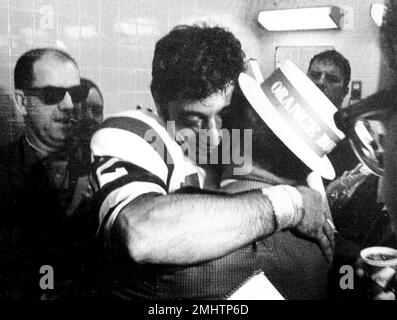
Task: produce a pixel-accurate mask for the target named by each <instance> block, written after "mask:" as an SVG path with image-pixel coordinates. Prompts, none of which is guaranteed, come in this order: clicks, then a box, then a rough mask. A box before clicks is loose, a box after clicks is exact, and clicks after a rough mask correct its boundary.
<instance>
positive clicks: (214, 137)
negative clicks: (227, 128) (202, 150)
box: [208, 118, 222, 146]
mask: <svg viewBox="0 0 397 320" xmlns="http://www.w3.org/2000/svg"><path fill="white" fill-rule="evenodd" d="M208 130H209V136H210V139H211V142H212V144H213V145H214V146H217V145H219V143H220V142H221V139H222V121H221V119H220V118H212V119H210V120H209V121H208Z"/></svg>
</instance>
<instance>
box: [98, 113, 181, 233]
mask: <svg viewBox="0 0 397 320" xmlns="http://www.w3.org/2000/svg"><path fill="white" fill-rule="evenodd" d="M91 153H92V161H93V162H92V166H91V175H90V184H91V187H92V189H93V190H94V198H93V204H94V210H95V211H96V212H98V213H99V229H98V231H99V232H104V233H105V234H107V233H108V232H109V230H110V229H111V227H112V225H113V223H114V221H115V219H116V217H117V215H118V213H119V212H120V211H121V210H122V209H123V208H124V207H125V206H126V205H127V204H128V203H130V202H131V201H133V200H134V199H136V198H138V197H140V196H142V195H145V194H158V195H164V194H168V193H170V192H172V191H173V189H175V188H174V187H173V185H175V184H178V183H179V185H180V184H181V182H182V180H183V177H182V176H183V175H181V176H180V177H179V179H178V177H177V176H178V174H177V172H178V170H175V166H176V164H178V163H180V161H182V160H181V159H183V154H182V151H181V149H180V148H179V146H178V145H176V143H175V142H174V141H172V140H171V139H170V137H169V136H168V135H167V132H166V130H165V129H164V128H163V127H162V126H161V125H160V124H159V123H158V122H157V121H156V120H155V119H153V118H151V117H150V116H149V115H146V114H145V113H143V112H130V113H127V114H121V115H118V116H114V117H111V118H109V119H107V120H106V121H105V122H104V124H103V127H102V128H101V129H100V130H99V131H97V132H96V133H95V134H94V136H93V138H92V140H91ZM175 180H177V181H175Z"/></svg>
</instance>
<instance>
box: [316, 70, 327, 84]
mask: <svg viewBox="0 0 397 320" xmlns="http://www.w3.org/2000/svg"><path fill="white" fill-rule="evenodd" d="M316 84H317V85H318V86H325V85H326V84H327V82H326V78H325V73H322V74H321V76H320V77H319V78H318V80H317V81H316Z"/></svg>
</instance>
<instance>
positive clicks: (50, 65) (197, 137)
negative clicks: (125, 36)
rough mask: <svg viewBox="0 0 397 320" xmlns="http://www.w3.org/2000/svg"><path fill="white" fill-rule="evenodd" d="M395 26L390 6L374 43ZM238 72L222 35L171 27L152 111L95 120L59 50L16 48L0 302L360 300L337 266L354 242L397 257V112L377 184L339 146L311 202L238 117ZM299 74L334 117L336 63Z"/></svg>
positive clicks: (93, 100) (277, 154) (283, 160)
mask: <svg viewBox="0 0 397 320" xmlns="http://www.w3.org/2000/svg"><path fill="white" fill-rule="evenodd" d="M396 23H397V5H396V4H395V2H394V1H392V2H391V4H390V6H389V13H388V15H387V19H386V23H385V26H384V27H383V32H384V34H385V35H386V37H387V39H388V41H389V42H393V41H394V39H395V36H394V33H393V32H392V31H390V30H394V29H393V28H395V24H396ZM393 48H394V47H393V46H392V45H391V49H393ZM390 54H391V55H395V53H394V51H393V50H391V52H390ZM391 65H392V66H393V63H391ZM246 70H247V64H246V57H245V53H244V51H243V49H242V46H241V43H240V41H239V40H238V39H237V38H236V37H235V36H234V35H233V34H232V33H231V32H230V31H228V30H227V29H225V28H222V27H212V26H208V25H205V24H195V25H181V26H177V27H175V28H174V29H173V30H171V31H170V32H169V33H168V34H166V35H165V36H163V37H162V38H161V39H160V40H159V41H158V42H157V43H156V46H155V51H154V58H153V64H152V82H151V85H150V90H151V93H152V96H153V100H154V102H155V105H156V108H157V112H153V111H147V110H144V109H143V108H142V107H137V108H134V107H133V106H131V110H129V111H125V112H122V113H119V114H114V115H110V116H108V117H107V118H106V120H104V98H103V95H102V93H101V91H100V89H99V88H98V86H97V85H96V84H95V83H94V82H93V81H91V80H89V79H85V78H82V77H81V75H80V71H79V67H78V64H77V63H76V61H75V60H74V59H73V58H72V57H71V56H70V55H69V54H68V53H66V52H64V51H62V50H59V49H54V48H39V49H32V50H29V51H28V52H26V53H24V54H23V55H22V56H21V57H20V58H19V59H18V61H17V63H16V66H15V69H14V86H15V91H14V100H15V106H16V108H17V110H18V111H19V112H20V113H21V115H22V116H23V119H24V123H25V133H24V135H23V136H22V137H21V138H20V139H19V140H18V141H16V142H14V143H12V144H10V145H5V146H2V147H1V150H0V257H1V258H0V298H4V299H31V300H36V299H43V300H47V299H62V298H64V299H65V298H69V299H133V300H137V299H228V298H229V297H231V296H232V295H233V294H235V293H236V292H238V290H239V289H240V288H241V287H242V286H244V284H245V283H247V281H249V280H250V279H253V278H255V276H257V275H258V274H262V275H264V276H265V277H266V278H267V279H268V280H269V281H270V283H271V284H272V285H273V288H274V290H275V291H276V292H277V294H278V295H279V296H281V297H282V298H284V299H293V300H299V299H305V300H319V299H343V298H363V299H364V298H365V299H366V298H369V295H368V294H367V292H364V293H363V291H362V290H361V289H362V288H358V289H359V290H353V293H351V292H349V294H346V291H343V290H342V289H341V288H340V287H339V278H340V273H339V268H340V267H341V266H343V265H351V266H356V265H358V264H357V258H358V257H359V254H360V251H361V250H362V249H363V248H365V247H368V246H374V245H386V246H390V247H396V242H395V241H396V226H395V224H396V223H395V221H396V218H395V215H396V203H395V202H396V201H395V199H396V194H397V190H396V189H397V188H396V184H397V180H396V176H397V174H396V172H397V169H396V168H397V161H396V159H397V157H396V152H397V147H396V145H397V143H396V141H395V139H396V137H397V133H396V123H397V121H396V119H397V118H396V116H394V117H391V121H390V124H389V125H388V134H387V150H386V155H385V159H386V161H385V162H386V172H385V174H384V178H385V179H380V178H379V177H378V176H376V175H374V174H373V173H372V172H371V171H370V170H366V169H365V167H364V168H363V166H362V165H360V163H359V160H358V159H357V158H356V156H355V154H354V153H353V151H352V149H351V147H350V144H349V142H348V138H346V139H345V140H343V141H342V142H341V143H339V144H338V145H337V146H336V147H335V148H334V149H333V150H332V151H331V152H330V153H329V154H328V157H329V158H330V160H331V162H332V164H333V166H334V168H335V171H336V179H335V180H334V181H332V182H329V183H328V184H327V186H326V196H327V197H326V198H324V196H323V195H322V194H321V192H319V191H318V190H314V189H312V188H311V186H310V185H309V184H308V180H307V176H308V175H309V174H310V172H311V169H310V168H309V167H308V166H307V163H304V162H303V161H302V160H301V159H300V158H299V156H298V155H297V154H296V152H294V150H291V149H290V148H288V147H287V146H286V145H285V143H284V142H283V139H281V138H280V136H278V135H277V133H275V132H274V130H273V129H271V128H270V125H269V119H267V117H266V112H264V113H262V112H257V111H256V110H255V108H253V105H252V99H251V98H252V96H251V93H250V92H249V90H248V91H247V89H246V88H245V86H244V85H243V82H242V81H241V79H240V76H241V74H242V73H244V72H245V71H246ZM307 77H308V78H309V79H310V80H311V81H312V82H313V83H314V84H315V85H316V86H317V87H318V88H319V89H320V90H321V92H322V93H323V94H324V95H325V96H326V97H327V98H328V99H329V101H330V102H332V104H333V105H334V106H335V108H336V110H343V108H344V107H343V102H344V99H345V97H346V96H347V95H348V92H349V83H350V77H351V69H350V65H349V62H348V60H347V59H346V58H345V57H344V56H343V55H342V54H341V53H339V52H337V51H336V50H330V51H325V52H322V53H320V54H318V55H315V56H314V57H313V58H312V60H311V61H310V62H309V63H308V70H307ZM258 88H259V85H258ZM109 103H111V102H109ZM260 107H261V106H260ZM321 107H322V106H318V108H321ZM232 132H238V135H237V136H236V135H233V134H231V133H232ZM229 134H230V135H229ZM227 138H230V139H231V140H232V141H231V142H230V139H229V141H228V139H227ZM234 139H237V140H234ZM228 142H229V143H228ZM236 142H237V143H236ZM241 149H243V150H244V161H246V163H245V164H247V163H248V164H249V166H248V167H249V170H244V173H241V163H238V161H234V160H236V157H235V155H236V154H239V155H240V152H241ZM230 159H231V161H230ZM239 169H240V170H239ZM353 175H354V177H358V179H357V180H355V181H356V182H357V181H358V183H355V184H354V188H353V186H352V187H351V188H350V189H351V190H350V189H349V190H347V191H346V190H345V191H346V192H349V191H351V192H350V194H351V196H349V197H348V199H346V197H344V198H343V201H339V200H340V199H341V196H345V193H343V194H340V189H339V186H340V185H342V184H343V186H346V183H344V182H346V181H347V180H346V179H347V177H348V178H351V177H352V176H353ZM384 180H385V181H386V182H385V188H383V181H384ZM384 189H385V193H384V194H383V190H384ZM338 192H339V193H338ZM327 198H328V199H327ZM385 203H386V206H385ZM386 208H387V209H386ZM363 210H365V213H364V212H363ZM330 212H331V213H332V217H331V216H330V215H329V214H330ZM335 228H336V229H335ZM336 230H338V233H335V232H336ZM43 266H47V267H49V268H50V269H51V270H52V272H53V275H54V277H52V278H51V277H46V276H48V275H45V274H43V272H41V270H42V267H43ZM43 277H46V281H44V284H43ZM357 283H360V282H357ZM265 289H269V288H265ZM393 290H394V289H393ZM371 298H372V297H371Z"/></svg>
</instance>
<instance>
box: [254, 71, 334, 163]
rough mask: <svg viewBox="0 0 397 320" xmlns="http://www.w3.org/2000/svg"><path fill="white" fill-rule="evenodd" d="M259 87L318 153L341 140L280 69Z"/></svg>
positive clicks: (322, 153)
mask: <svg viewBox="0 0 397 320" xmlns="http://www.w3.org/2000/svg"><path fill="white" fill-rule="evenodd" d="M261 87H262V90H263V92H264V93H265V95H266V96H267V98H268V99H269V100H270V102H271V103H272V105H273V106H274V107H275V109H276V110H277V111H278V113H279V114H280V115H281V117H282V118H283V119H284V120H285V121H286V122H287V123H288V125H289V126H290V127H291V129H292V130H293V131H294V133H295V134H297V135H298V136H299V137H300V138H301V139H302V140H303V141H304V142H305V143H306V144H307V145H308V146H309V147H310V149H312V150H313V152H314V153H316V154H317V155H318V156H319V157H323V156H324V155H325V154H327V153H329V152H330V151H331V150H332V149H333V148H334V147H335V146H336V144H337V143H338V142H339V141H340V139H339V137H338V136H337V135H336V134H335V133H334V132H333V131H332V129H331V128H330V127H329V126H328V125H327V124H326V123H325V122H324V121H323V120H322V119H321V118H320V117H319V116H318V115H317V113H316V112H315V111H314V110H313V108H312V107H311V106H310V104H309V103H308V102H307V101H306V100H305V99H304V98H303V97H302V96H301V95H300V94H299V92H298V91H297V90H296V89H295V87H294V86H293V85H292V83H291V82H290V81H289V80H288V79H287V77H286V76H285V75H284V74H283V72H282V71H281V70H280V69H277V70H276V71H275V72H274V73H273V74H272V75H271V76H270V77H269V78H267V79H266V81H265V82H264V83H263V84H262V86H261ZM317 107H318V108H321V107H322V106H317Z"/></svg>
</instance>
